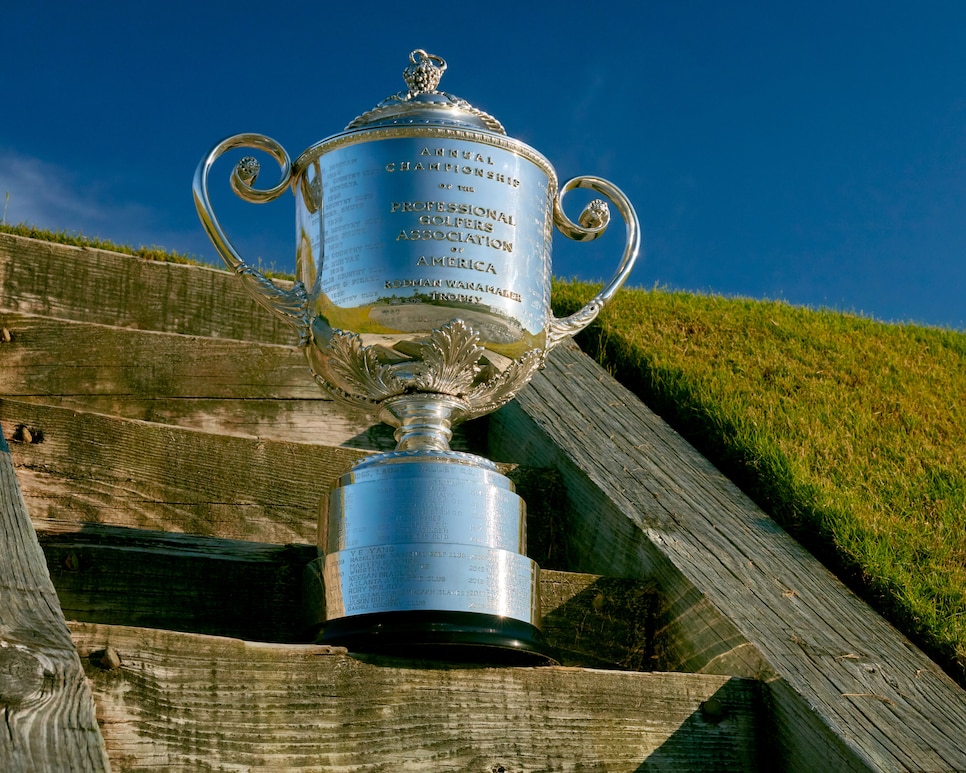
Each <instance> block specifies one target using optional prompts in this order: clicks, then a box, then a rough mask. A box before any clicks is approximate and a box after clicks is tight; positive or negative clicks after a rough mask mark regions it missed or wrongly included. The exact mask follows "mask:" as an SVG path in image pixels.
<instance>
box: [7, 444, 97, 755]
mask: <svg viewBox="0 0 966 773" xmlns="http://www.w3.org/2000/svg"><path fill="white" fill-rule="evenodd" d="M0 713H2V715H3V728H2V729H0V769H3V770H6V771H33V770H78V771H80V770H84V771H86V770H91V771H95V770H107V769H108V768H109V764H108V760H107V755H106V750H105V747H104V742H103V740H102V738H101V735H100V731H99V730H98V727H97V724H96V722H95V719H94V703H93V699H92V696H91V692H90V688H89V686H88V684H87V682H86V681H85V679H84V673H83V671H82V669H81V663H80V659H79V658H78V656H77V652H76V650H75V649H74V645H73V643H72V642H71V639H70V635H69V633H68V631H67V626H66V625H65V622H64V616H63V615H62V614H61V611H60V607H59V606H58V604H57V597H56V595H55V593H54V587H53V585H52V584H51V581H50V575H49V574H48V573H47V566H46V564H45V562H44V555H43V552H42V551H41V549H40V545H39V544H38V543H37V538H36V536H35V534H34V530H33V527H32V526H31V524H30V519H29V517H28V515H27V508H26V505H25V504H24V501H23V498H22V497H21V495H20V489H19V487H18V484H17V479H16V477H15V476H14V472H13V464H12V463H11V461H10V452H9V448H8V446H7V443H6V441H5V440H4V438H3V433H2V430H0Z"/></svg>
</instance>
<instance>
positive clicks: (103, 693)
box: [0, 234, 966, 773]
mask: <svg viewBox="0 0 966 773" xmlns="http://www.w3.org/2000/svg"><path fill="white" fill-rule="evenodd" d="M292 338H293V336H292V334H291V333H290V331H289V330H288V329H287V328H285V327H283V326H282V325H281V324H280V323H277V322H275V320H273V319H272V318H271V317H270V316H269V315H268V314H267V313H266V312H265V311H263V310H262V309H261V308H260V307H258V306H256V305H255V304H254V302H252V301H251V300H250V299H248V297H247V296H246V295H245V294H244V292H243V289H242V288H241V287H240V284H239V283H238V282H237V280H236V279H235V278H234V277H232V276H231V275H229V274H227V273H223V272H219V271H215V270H210V269H205V268H198V267H189V266H181V265H175V264H164V263H151V262H147V261H143V260H140V259H136V258H130V257H126V256H121V255H116V254H113V253H109V252H104V251H98V250H88V249H78V248H72V247H65V246H60V245H53V244H48V243H45V242H39V241H34V240H29V239H24V238H21V237H14V236H9V235H3V234H0V428H2V436H3V438H5V440H0V535H2V537H0V592H2V595H0V704H2V706H3V708H4V716H5V718H6V726H7V732H6V733H4V732H0V768H2V769H4V770H34V769H51V770H56V769H58V766H59V768H60V769H74V770H104V769H107V768H108V767H111V768H112V769H114V770H147V769H157V768H162V769H165V770H198V769H205V768H212V769H223V770H264V771H269V770H272V771H275V770H331V771H348V770H364V771H383V770H398V769H400V768H402V769H407V770H408V769H415V768H416V766H417V765H418V766H420V769H424V770H434V771H435V770H439V771H447V770H453V771H481V772H483V773H492V772H494V771H504V773H508V772H509V771H514V772H515V773H523V772H524V771H527V772H530V771H578V770H588V771H589V770H593V771H643V770H704V769H708V770H712V769H713V770H736V771H738V770H741V771H743V770H756V769H762V770H789V771H809V772H811V771H817V770H822V771H826V770H869V771H872V770H875V771H879V770H890V771H891V770H895V771H899V770H936V771H946V770H966V748H964V747H966V743H964V740H963V739H966V693H964V691H963V690H961V689H960V688H959V687H958V686H957V685H955V683H953V682H952V681H951V680H950V679H949V678H948V677H947V676H946V675H945V674H943V673H942V671H941V670H940V669H939V668H938V667H937V666H936V665H935V664H934V663H932V662H931V661H930V660H929V659H928V658H926V657H925V656H924V655H923V654H922V653H921V652H919V651H918V650H917V649H916V648H915V647H914V646H913V645H912V644H911V643H910V642H909V641H908V640H906V639H905V638H904V637H903V636H902V635H901V634H899V633H898V632H897V631H895V629H893V628H892V627H891V626H889V625H888V624H887V623H885V621H883V620H882V619H881V618H880V617H879V616H878V615H876V614H875V613H874V612H873V611H872V610H871V609H869V608H868V607H867V606H866V605H865V604H863V603H862V602H861V601H860V600H858V599H857V598H856V597H855V596H854V595H853V594H851V593H850V592H849V591H848V590H847V589H846V588H845V587H844V586H842V585H841V583H839V582H838V581H837V580H836V579H835V578H834V577H832V576H831V575H829V574H828V572H826V571H825V570H824V569H823V568H822V567H821V566H820V565H819V564H818V562H817V561H815V559H814V558H812V556H811V555H809V554H808V553H807V552H805V551H804V550H803V549H802V548H801V547H800V546H799V545H798V544H797V543H795V542H794V541H793V540H791V539H790V538H789V537H788V536H787V535H786V534H785V533H784V532H783V531H782V530H781V529H780V528H779V527H778V526H777V525H776V524H775V523H774V522H773V521H771V519H769V518H768V517H767V516H766V515H765V514H764V513H762V512H761V511H760V510H759V509H758V508H757V507H756V506H755V505H754V504H753V503H752V502H750V501H749V500H748V499H747V497H745V496H744V495H743V494H742V493H741V492H740V491H738V490H737V488H736V487H735V486H734V485H733V484H731V483H730V481H728V480H727V479H726V478H724V477H723V476H722V475H720V473H718V472H717V471H716V470H715V469H714V467H713V466H712V465H710V464H709V463H708V462H707V461H706V460H705V459H704V458H703V457H701V456H700V455H699V454H697V453H696V452H695V451H694V450H693V449H692V448H691V447H690V446H689V445H688V444H687V443H686V442H684V441H683V440H682V439H681V438H680V437H679V436H677V435H676V434H675V433H674V432H673V431H672V430H670V428H669V427H667V425H665V424H664V423H663V422H662V421H661V420H660V419H659V418H657V417H656V416H655V415H654V414H653V413H652V412H650V411H649V410H648V409H647V408H646V406H644V405H643V404H641V403H640V402H639V401H638V400H637V399H636V398H634V397H633V396H632V395H631V394H630V393H629V392H627V391H626V390H624V389H623V388H622V387H620V385H618V384H617V383H616V382H614V381H613V379H611V378H610V377H609V376H608V375H607V374H606V373H604V372H603V371H602V370H601V369H600V368H599V367H597V366H596V365H595V364H594V363H593V362H592V361H591V360H590V359H589V358H587V357H586V356H585V355H583V354H582V353H581V352H580V351H579V350H578V349H577V348H576V347H574V346H562V347H560V348H559V349H558V350H557V351H555V353H554V354H553V355H552V356H551V358H550V362H549V364H548V366H547V368H546V369H545V370H544V371H543V372H542V373H540V374H538V376H537V377H536V378H535V379H534V381H533V383H532V384H531V385H530V386H529V387H528V388H527V389H525V390H524V391H523V392H521V394H520V396H519V397H518V399H517V400H515V401H514V402H513V403H511V404H510V405H508V406H506V407H504V408H503V409H501V410H500V411H498V412H497V413H495V414H493V415H492V416H490V417H488V418H486V419H481V420H478V421H476V422H472V423H470V424H469V425H466V426H465V427H464V428H461V430H460V431H459V432H458V433H457V437H456V438H455V440H454V446H456V447H459V448H461V449H465V450H469V451H473V452H477V453H483V454H484V455H487V456H489V457H490V458H492V459H494V460H495V461H497V462H498V463H500V464H501V465H502V469H503V470H504V471H505V472H506V473H507V474H509V475H510V476H511V477H512V478H513V479H514V480H515V482H516V484H517V487H518V491H520V493H521V494H522V495H523V496H524V498H525V499H526V500H527V501H528V503H529V514H528V528H529V531H530V535H531V539H530V553H531V555H532V556H533V557H534V558H536V559H537V560H538V561H539V562H540V564H541V566H543V567H544V568H545V569H546V570H547V571H545V572H544V578H543V583H542V587H541V594H542V599H543V601H544V610H545V621H544V627H545V631H546V633H547V636H548V638H549V639H550V641H551V643H552V644H553V645H554V647H555V648H556V652H557V653H558V655H559V660H560V662H561V664H562V665H560V666H551V667H541V668H517V667H514V668H466V667H463V668H457V667H453V666H447V665H443V664H438V663H436V664H433V663H419V662H415V661H408V662H407V661H400V660H392V659H386V658H374V657H360V656H355V655H352V654H350V653H347V652H345V651H344V650H339V649H333V648H327V647H322V646H319V645H315V644H312V643H311V641H312V637H313V634H314V631H315V630H316V628H317V626H318V623H319V621H320V620H321V606H320V604H321V600H320V584H319V583H320V581H319V578H318V574H317V572H316V571H315V566H317V563H316V559H317V558H318V555H319V554H318V550H317V548H316V531H317V509H318V502H319V500H320V498H321V496H322V495H323V493H324V492H325V489H326V487H327V486H328V485H329V484H330V483H331V482H332V481H333V480H334V479H335V478H336V477H337V476H338V475H339V474H340V473H341V472H342V471H344V470H345V469H346V468H347V467H348V466H349V465H351V464H352V463H353V461H355V460H356V459H358V458H360V457H361V456H363V455H365V454H366V453H369V452H371V451H377V450H384V449H386V448H391V447H392V445H393V441H392V437H391V432H390V431H389V430H388V429H387V428H384V427H382V426H380V425H378V424H377V423H376V422H375V421H374V419H373V418H372V417H370V416H367V415H366V414H364V413H362V412H359V411H353V410H349V409H346V408H344V407H341V406H339V405H336V404H334V403H332V402H331V401H329V400H327V399H325V398H324V396H323V395H322V394H321V393H320V392H319V391H318V390H317V388H316V387H315V386H314V385H313V384H312V381H311V378H310V376H309V375H308V373H307V370H306V367H305V365H304V362H303V359H302V355H301V354H300V353H299V352H298V351H297V350H296V349H294V347H293V346H292V343H293V341H292ZM28 514H29V515H28ZM42 556H43V557H45V559H44V560H42V558H41V557H42ZM54 589H56V594H57V599H56V600H55V598H54V596H53V593H54ZM65 615H66V620H68V621H70V622H69V623H66V624H65ZM95 716H96V723H95V722H94V721H93V718H94V717H95ZM45 766H46V767H45Z"/></svg>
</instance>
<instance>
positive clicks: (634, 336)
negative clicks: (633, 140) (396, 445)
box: [0, 225, 966, 686]
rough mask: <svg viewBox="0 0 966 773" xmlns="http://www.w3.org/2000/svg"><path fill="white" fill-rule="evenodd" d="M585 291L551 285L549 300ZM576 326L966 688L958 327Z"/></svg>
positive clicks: (609, 316)
mask: <svg viewBox="0 0 966 773" xmlns="http://www.w3.org/2000/svg"><path fill="white" fill-rule="evenodd" d="M0 231H3V232H7V233H16V234H19V235H21V236H29V237H32V238H37V239H45V240H47V241H55V242H60V243H65V244H72V245H75V246H81V247H95V248H102V249H109V250H113V251H117V252H123V253H127V254H131V255H137V256H139V257H142V258H146V259H150V260H171V261H176V262H184V263H198V261H197V260H195V259H193V258H191V257H190V256H187V255H178V254H173V253H169V252H167V251H165V250H160V249H157V248H141V249H131V248H128V247H123V246H119V245H116V244H113V243H110V242H104V241H101V240H94V239H87V238H85V237H83V236H79V235H70V234H64V233H54V232H50V231H40V230H37V229H33V228H30V227H29V226H23V225H20V226H9V225H0ZM596 290H597V287H596V286H592V285H587V284H583V283H577V282H561V281H558V282H556V283H555V286H554V296H553V297H554V309H555V313H556V314H558V315H559V316H563V315H564V314H568V313H571V312H573V311H576V309H577V308H579V307H580V306H582V305H583V303H584V302H585V301H586V300H587V299H588V298H590V297H591V296H592V295H593V293H594V292H596ZM578 340H579V342H580V344H581V345H582V346H583V347H584V349H585V350H586V351H588V352H589V353H590V354H591V355H593V356H594V357H596V358H597V359H598V360H599V361H600V362H601V363H602V364H603V365H604V366H605V367H607V368H608V369H609V370H610V371H611V372H612V373H613V374H614V375H615V376H616V377H617V378H618V379H619V380H620V381H622V382H623V383H624V384H625V385H626V386H628V387H629V388H630V389H632V390H633V391H635V392H636V393H637V394H638V395H639V396H640V397H641V399H642V400H644V402H646V403H647V404H648V405H650V406H651V407H652V408H653V409H654V410H655V411H657V412H658V413H659V414H660V415H661V416H663V417H664V418H665V419H666V420H667V421H668V422H669V423H670V424H671V425H672V426H674V427H675V428H676V429H677V430H678V431H679V432H681V433H682V434H683V435H684V436H685V437H686V438H687V439H688V440H690V441H691V443H693V444H694V445H695V446H696V447H697V448H698V449H699V450H700V451H701V452H702V453H703V454H705V456H707V457H708V458H709V459H710V460H711V461H712V462H713V463H714V464H715V465H716V466H717V467H718V468H719V469H721V470H722V471H723V472H724V473H725V474H727V475H728V476H729V477H730V478H731V479H732V480H733V481H734V482H735V483H736V484H738V485H739V486H740V487H741V488H742V489H744V490H745V491H746V492H747V493H748V494H749V495H750V496H751V497H752V498H753V499H754V500H755V501H756V502H758V504H759V505H761V507H762V508H763V509H764V510H765V511H766V512H768V513H769V514H771V515H772V516H773V517H774V518H775V519H776V520H777V521H779V522H780V523H781V524H782V525H784V526H785V528H786V529H788V531H789V532H791V533H792V534H793V535H794V536H795V537H797V538H798V539H799V540H800V541H801V542H802V543H803V544H805V545H806V546H807V547H808V548H809V549H810V550H811V551H812V552H813V553H815V554H816V555H817V556H818V557H819V558H821V559H822V560H823V561H824V562H825V563H826V564H827V565H828V566H829V567H830V568H831V569H832V570H833V571H835V572H836V573H837V574H838V575H839V576H840V577H841V578H842V579H843V580H845V581H846V582H848V583H849V584H850V585H851V586H852V587H853V588H854V589H855V590H857V591H858V592H859V593H860V594H861V595H862V596H863V597H865V598H866V599H868V600H869V601H870V602H871V603H872V604H873V605H874V606H875V607H876V608H877V609H879V610H880V611H881V612H882V613H883V614H884V615H885V616H886V617H888V618H889V619H890V620H891V621H892V622H893V623H894V624H895V625H896V626H897V627H899V628H900V629H901V630H903V631H904V632H905V633H906V634H907V635H908V636H910V638H912V639H913V640H915V641H916V642H917V643H918V644H919V645H920V646H922V647H923V648H924V649H925V650H926V651H927V652H929V654H930V655H932V656H933V657H934V658H935V659H936V660H937V661H938V662H939V663H940V664H942V665H943V667H944V668H946V670H947V671H948V672H949V673H950V674H951V675H952V676H953V677H954V678H956V679H957V680H958V681H959V682H960V684H963V685H964V686H966V333H960V332H955V331H951V330H943V329H938V328H927V327H921V326H916V325H889V324H883V323H880V322H875V321H873V320H869V319H864V318H861V317H857V316H854V315H849V314H842V313H838V312H831V311H816V310H810V309H803V308H799V307H793V306H790V305H788V304H786V303H779V302H770V301H755V300H747V299H737V298H721V297H715V296H702V295H693V294H689V293H671V292H665V291H661V290H653V291H645V290H623V291H622V292H621V293H619V294H618V295H617V297H616V298H615V300H614V301H613V302H612V303H611V305H610V306H608V307H607V308H606V309H605V310H604V312H603V313H602V314H601V316H600V318H599V319H598V320H597V321H596V322H595V323H594V324H593V325H592V326H591V327H590V328H588V330H586V331H585V332H584V333H583V334H581V336H580V337H579V339H578Z"/></svg>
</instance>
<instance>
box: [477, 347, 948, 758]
mask: <svg viewBox="0 0 966 773" xmlns="http://www.w3.org/2000/svg"><path fill="white" fill-rule="evenodd" d="M518 406H519V408H518V409H517V410H518V412H517V413H516V414H514V413H513V411H512V410H511V411H508V412H505V413H504V412H501V413H498V414H496V415H494V417H493V419H492V421H491V442H494V444H495V445H497V446H498V447H501V448H502V450H503V453H504V455H505V456H506V457H509V458H512V454H520V455H522V456H526V457H527V458H528V459H530V460H531V463H535V464H544V463H546V462H547V461H548V458H545V457H549V456H553V455H556V461H557V463H558V464H560V463H561V459H562V458H566V459H568V460H569V461H568V462H567V463H566V464H564V465H563V466H562V467H561V468H560V469H561V472H562V474H563V478H564V480H565V481H566V483H567V485H568V487H570V486H574V487H575V488H577V489H583V491H579V492H577V498H578V501H579V502H586V501H587V500H588V496H589V493H588V489H595V490H596V491H597V492H599V495H600V496H602V497H604V498H606V499H607V500H609V504H608V505H606V506H603V505H601V504H598V506H596V507H594V508H593V509H590V508H589V507H588V508H587V509H584V510H583V511H582V512H581V511H578V512H576V513H573V514H572V517H571V518H570V519H569V520H568V521H567V526H568V534H569V536H570V537H571V539H572V545H573V548H572V549H571V555H574V556H577V557H580V560H581V563H580V564H579V565H574V567H573V568H580V569H582V570H584V571H595V569H597V570H599V569H600V568H602V567H604V566H606V567H608V568H610V569H611V571H617V572H623V571H624V570H625V569H628V570H629V569H631V568H632V567H634V566H636V567H637V569H638V571H640V572H642V574H645V575H648V576H651V577H653V578H654V579H655V580H656V581H657V582H658V585H659V586H660V587H661V589H662V591H664V592H667V589H668V588H669V587H674V586H678V587H680V586H681V584H682V583H681V580H680V578H681V577H683V578H685V579H686V580H687V581H688V582H689V583H691V584H692V585H693V586H694V587H695V588H699V589H700V590H701V592H702V593H703V594H704V596H705V597H706V599H707V602H708V604H709V605H710V606H711V607H713V608H714V609H715V610H717V611H718V613H719V614H720V615H721V616H722V617H723V618H725V619H727V620H729V621H731V624H732V628H731V629H730V630H729V629H728V628H726V629H725V631H724V637H723V638H724V639H725V640H727V639H730V638H731V637H732V636H733V634H734V632H735V631H737V633H738V634H739V635H740V636H741V637H743V638H744V639H746V640H747V642H748V643H750V645H752V647H753V648H754V649H755V650H757V653H758V654H759V656H760V657H761V659H762V661H763V665H764V666H765V667H766V669H767V670H766V671H764V672H763V673H762V675H761V676H762V678H763V679H764V680H765V681H766V682H767V683H768V684H769V685H770V687H771V689H770V693H769V695H770V700H771V706H773V709H772V712H771V716H772V718H773V720H774V722H775V727H774V731H775V737H776V739H777V740H778V742H779V746H780V751H781V753H782V755H783V757H784V763H785V765H786V767H787V769H790V770H817V769H823V770H824V769H834V768H836V767H838V766H844V767H846V768H847V767H849V766H858V767H862V766H864V767H866V768H867V769H870V770H964V769H966V745H964V744H963V742H962V741H963V738H966V691H963V690H962V689H960V688H959V687H958V686H957V685H956V684H955V683H954V682H953V681H952V680H951V679H950V678H949V677H948V676H946V675H945V674H944V673H943V672H942V671H941V670H940V669H939V668H938V666H936V664H935V663H933V662H932V661H931V660H929V659H928V658H927V657H926V656H925V655H924V654H923V653H922V652H921V651H919V650H917V649H916V648H915V647H914V646H913V645H912V644H911V643H910V642H909V641H908V640H907V639H906V638H905V637H903V636H902V635H901V634H900V633H899V632H898V631H896V630H895V629H894V628H892V627H891V626H890V625H889V624H888V623H887V622H886V621H885V620H883V619H882V618H881V617H880V616H879V615H877V614H876V613H875V612H874V611H873V610H872V609H871V608H870V607H869V606H868V605H866V604H864V603H863V602H862V601H861V600H859V599H858V598H857V597H856V596H855V595H854V594H852V593H851V592H850V591H849V590H848V589H847V588H845V587H844V586H843V585H842V584H841V583H840V582H839V581H838V580H836V579H835V578H834V577H833V576H832V575H831V574H830V573H829V572H828V571H826V570H825V569H824V567H822V566H821V565H820V564H819V562H818V561H817V560H816V559H815V558H813V557H812V556H811V555H810V554H809V553H808V552H807V551H805V550H804V549H803V548H802V547H801V546H800V545H798V543H796V542H795V541H794V540H792V539H791V538H790V537H789V536H788V535H787V534H786V533H785V532H784V531H783V530H782V529H781V528H779V527H778V526H777V525H776V524H775V523H774V522H773V521H772V520H771V519H770V518H768V516H767V515H765V514H764V513H763V512H762V511H761V510H760V509H759V508H758V507H757V506H756V505H755V504H754V503H753V502H751V501H750V500H749V499H748V498H747V497H746V496H745V495H743V494H742V493H741V492H740V491H739V490H738V489H737V488H736V487H735V486H734V484H732V483H731V482H730V481H729V480H727V479H726V478H725V477H724V476H722V475H721V474H720V473H719V472H718V471H717V470H715V469H714V467H713V466H712V465H711V464H710V463H709V462H708V461H707V460H706V459H704V458H703V457H702V456H700V454H698V453H697V452H695V451H694V449H693V448H692V447H691V446H690V445H688V444H687V443H686V442H685V441H684V440H683V439H682V438H681V437H680V436H678V435H677V434H676V433H674V432H673V431H672V430H671V429H670V428H669V427H668V426H667V425H666V424H664V422H662V421H661V420H660V419H659V418H657V417H656V416H655V415H654V414H653V413H651V412H650V411H649V410H648V409H647V408H646V407H645V406H644V405H643V404H641V403H640V401H638V400H637V399H636V398H635V397H634V396H633V395H631V394H630V393H629V392H628V391H627V390H626V389H624V388H623V387H621V386H620V385H619V384H617V383H616V382H615V381H613V379H611V378H610V377H609V376H607V374H606V373H605V372H604V371H603V370H602V369H601V368H599V367H598V366H597V365H596V364H594V363H593V362H591V361H590V360H589V359H588V358H587V357H586V356H585V355H583V354H582V353H580V352H579V350H577V349H576V347H573V346H562V347H560V348H558V349H557V350H556V351H555V352H554V354H553V355H552V356H551V358H550V362H549V363H548V366H547V368H546V370H545V371H544V372H543V373H541V374H540V375H539V377H538V378H535V379H534V381H533V383H532V384H531V388H530V389H528V390H525V391H524V392H521V394H520V395H519V397H518ZM586 406H597V409H596V410H593V411H589V410H587V408H586ZM520 409H522V410H520ZM527 423H529V435H530V440H526V437H527V434H528V433H527V430H526V429H525V427H526V425H527ZM501 435H502V440H501V439H500V437H501ZM541 436H542V437H541ZM547 448H552V449H554V451H553V452H548V451H546V449H547ZM539 449H544V450H543V451H542V452H540V450H539ZM511 452H512V454H511ZM575 469H576V470H577V471H579V474H578V473H575V472H574V471H575ZM722 648H723V647H722ZM711 651H712V652H714V651H716V650H715V649H714V648H712V650H711ZM720 665H721V664H720V663H719V662H717V661H716V659H714V658H712V659H710V660H708V661H707V662H706V663H705V664H703V665H702V666H701V668H702V670H706V671H711V670H717V668H719V667H720ZM819 749H821V750H824V753H825V754H824V756H821V755H820V754H818V752H817V751H816V750H819Z"/></svg>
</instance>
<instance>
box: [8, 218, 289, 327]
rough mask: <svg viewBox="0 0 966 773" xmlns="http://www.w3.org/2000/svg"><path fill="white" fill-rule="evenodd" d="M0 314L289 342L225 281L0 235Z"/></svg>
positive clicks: (229, 278) (206, 271) (192, 269)
mask: <svg viewBox="0 0 966 773" xmlns="http://www.w3.org/2000/svg"><path fill="white" fill-rule="evenodd" d="M280 284H282V285H285V283H284V282H280ZM288 286H291V283H289V284H288ZM0 308H3V309H7V310H10V311H19V312H23V313H25V314H42V315H45V316H50V317H59V318H61V319H74V320H78V321H83V322H98V323H101V324H105V325H117V326H118V327H132V328H141V329H143V330H158V331H164V332H169V333H184V334H186V335H202V336H213V337H219V336H220V337H224V338H237V339H241V340H246V341H264V342H267V343H278V344H291V343H294V342H295V339H296V336H295V334H294V333H293V331H292V328H291V327H289V326H288V325H286V324H284V323H283V322H281V321H280V320H278V319H277V318H276V317H274V316H273V315H271V314H269V313H268V312H266V311H265V310H264V309H263V308H261V307H260V306H258V304H256V303H255V301H254V300H253V299H251V298H250V297H248V295H247V294H246V293H245V291H244V289H243V287H242V285H241V282H240V281H239V280H238V278H237V277H236V276H234V275H233V274H229V273H227V272H224V271H219V270H215V269H213V268H203V267H199V266H186V265H180V264H176V263H159V262H156V261H150V260H143V259H141V258H134V257H131V256H129V255H120V254H118V253H115V252H108V251H105V250H95V249H89V248H82V247H69V246H66V245H62V244H53V243H50V242H45V241H39V240H36V239H26V238H24V237H21V236H13V235H11V234H0Z"/></svg>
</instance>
